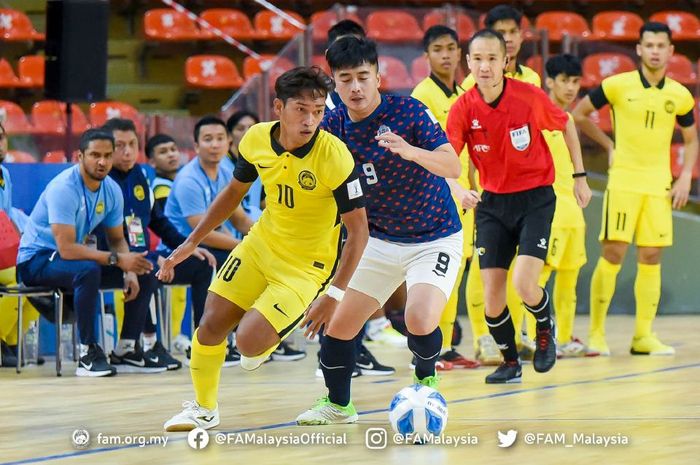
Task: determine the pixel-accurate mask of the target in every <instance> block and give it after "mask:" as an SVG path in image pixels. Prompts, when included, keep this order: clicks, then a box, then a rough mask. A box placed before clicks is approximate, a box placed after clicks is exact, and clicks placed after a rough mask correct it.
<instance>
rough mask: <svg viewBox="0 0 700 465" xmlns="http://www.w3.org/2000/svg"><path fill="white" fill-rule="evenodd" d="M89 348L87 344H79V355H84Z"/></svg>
mask: <svg viewBox="0 0 700 465" xmlns="http://www.w3.org/2000/svg"><path fill="white" fill-rule="evenodd" d="M89 348H90V346H89V345H87V344H80V357H81V358H82V357H85V356H86V355H87V353H88V349H89Z"/></svg>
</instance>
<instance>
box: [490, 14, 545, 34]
mask: <svg viewBox="0 0 700 465" xmlns="http://www.w3.org/2000/svg"><path fill="white" fill-rule="evenodd" d="M485 27H486V13H482V14H480V15H479V29H484V28H485ZM520 30H521V31H522V34H523V39H525V40H530V39H532V38H534V37H535V31H533V29H532V23H531V22H530V20H529V19H527V16H523V18H522V19H521V20H520Z"/></svg>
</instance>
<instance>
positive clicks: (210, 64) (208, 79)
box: [185, 55, 243, 89]
mask: <svg viewBox="0 0 700 465" xmlns="http://www.w3.org/2000/svg"><path fill="white" fill-rule="evenodd" d="M185 80H186V81H187V85H189V86H192V87H198V88H201V89H237V88H239V87H241V86H242V85H243V79H242V78H241V76H240V74H238V69H236V65H235V64H234V63H233V61H231V60H229V59H228V58H226V57H225V56H221V55H195V56H191V57H189V58H188V59H187V61H186V62H185Z"/></svg>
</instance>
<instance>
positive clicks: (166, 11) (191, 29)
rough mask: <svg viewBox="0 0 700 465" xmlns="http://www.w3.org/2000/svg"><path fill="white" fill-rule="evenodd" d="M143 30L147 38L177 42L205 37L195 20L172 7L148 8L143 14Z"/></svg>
mask: <svg viewBox="0 0 700 465" xmlns="http://www.w3.org/2000/svg"><path fill="white" fill-rule="evenodd" d="M143 31H144V33H145V35H146V38H147V39H150V40H158V41H173V42H176V41H187V40H198V39H200V38H202V37H203V35H202V34H201V33H200V31H199V29H198V28H197V24H196V23H195V22H194V21H193V20H191V19H190V18H189V17H188V16H187V15H186V14H184V13H180V12H178V11H176V10H173V9H171V8H155V9H153V10H148V11H147V12H146V13H145V14H144V16H143Z"/></svg>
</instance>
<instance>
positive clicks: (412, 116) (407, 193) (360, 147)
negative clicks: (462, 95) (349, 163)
mask: <svg viewBox="0 0 700 465" xmlns="http://www.w3.org/2000/svg"><path fill="white" fill-rule="evenodd" d="M321 128H322V129H325V130H326V131H328V132H330V133H332V134H334V135H335V136H337V137H338V138H340V140H342V141H343V142H345V144H346V145H347V146H348V148H349V149H350V152H351V153H352V155H353V157H354V159H355V166H356V167H357V168H358V172H359V173H360V179H361V181H362V189H363V191H364V193H365V198H366V199H367V215H368V219H369V231H370V235H371V236H372V237H376V238H377V239H382V240H387V241H392V242H403V243H420V242H429V241H434V240H436V239H439V238H441V237H446V236H449V235H451V234H454V233H456V232H458V231H460V230H461V229H462V225H461V222H460V220H459V216H458V214H457V208H456V206H455V202H454V200H452V196H451V193H450V188H449V186H448V185H447V182H446V181H445V179H444V178H441V177H439V176H436V175H434V174H433V173H431V172H430V171H428V170H427V169H425V168H423V167H422V166H420V165H418V164H417V163H414V162H412V161H407V160H404V159H403V158H401V157H400V156H399V155H396V154H394V153H391V151H389V150H388V149H386V148H382V147H380V146H379V143H378V141H377V140H375V139H374V137H375V136H376V135H377V134H378V133H380V132H385V131H387V130H390V131H391V132H393V133H394V134H398V135H400V136H401V137H403V139H404V140H405V141H406V142H408V143H409V144H411V145H413V146H415V147H420V148H423V149H425V150H434V149H436V148H437V147H439V146H441V145H444V144H447V143H448V140H447V137H446V136H445V133H444V132H443V130H442V129H441V128H440V125H439V124H438V123H437V121H436V120H435V117H434V116H433V115H432V114H431V113H430V112H429V111H428V108H427V107H426V106H425V105H423V104H422V103H420V102H419V101H418V100H416V99H414V98H411V97H400V96H397V95H382V102H381V104H380V105H379V107H377V109H376V110H374V112H373V113H372V114H371V115H370V116H368V117H367V118H365V119H364V120H362V121H359V122H352V121H351V120H350V117H349V116H348V112H347V108H346V107H345V105H344V104H342V103H341V104H340V105H339V106H338V107H336V108H335V109H334V110H331V111H326V114H325V116H324V119H323V122H322V123H321Z"/></svg>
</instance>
